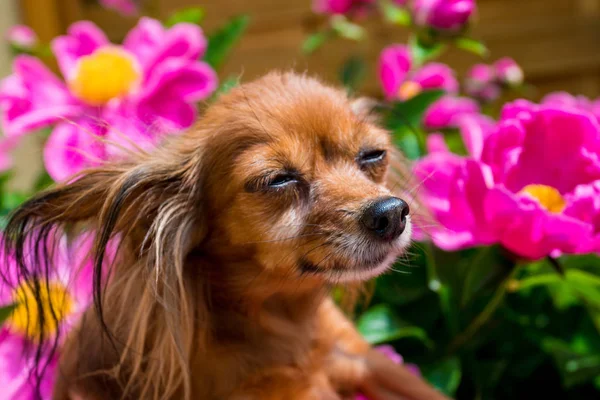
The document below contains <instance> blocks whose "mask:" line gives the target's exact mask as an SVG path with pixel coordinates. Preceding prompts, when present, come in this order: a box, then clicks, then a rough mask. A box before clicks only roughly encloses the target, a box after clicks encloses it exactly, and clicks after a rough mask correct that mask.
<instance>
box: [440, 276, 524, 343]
mask: <svg viewBox="0 0 600 400" xmlns="http://www.w3.org/2000/svg"><path fill="white" fill-rule="evenodd" d="M517 270H518V268H516V266H515V267H513V270H512V271H511V272H510V274H508V276H507V277H506V278H505V279H504V280H503V281H502V283H501V284H500V286H498V288H497V289H496V291H495V292H494V295H493V296H492V298H491V300H490V301H489V302H488V303H487V304H486V306H485V308H484V309H483V311H481V312H480V313H479V315H477V317H475V319H473V320H472V321H471V323H470V324H469V326H468V327H467V328H466V329H465V330H464V331H463V332H462V333H461V334H459V335H458V336H456V337H455V338H454V340H453V341H452V342H451V343H450V345H449V346H448V354H453V353H454V352H455V351H456V350H458V349H459V348H460V347H462V346H463V345H464V344H465V343H466V342H468V341H469V340H470V339H471V338H472V337H473V336H475V334H476V333H477V332H479V330H480V329H481V328H482V327H483V326H484V325H485V324H486V323H487V322H488V321H489V320H490V318H491V317H492V316H493V315H494V313H495V312H496V310H497V309H498V307H500V305H501V304H502V302H503V300H504V296H505V294H506V291H507V286H508V283H509V282H510V281H511V280H512V279H513V277H514V275H515V274H516V271H517Z"/></svg>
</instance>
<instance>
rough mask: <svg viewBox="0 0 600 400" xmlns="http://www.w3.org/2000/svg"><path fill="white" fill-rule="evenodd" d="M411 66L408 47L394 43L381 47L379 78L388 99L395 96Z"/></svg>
mask: <svg viewBox="0 0 600 400" xmlns="http://www.w3.org/2000/svg"><path fill="white" fill-rule="evenodd" d="M411 68H412V57H411V55H410V50H409V49H408V47H406V46H403V45H394V46H389V47H386V48H385V49H383V51H382V52H381V56H380V57H379V79H380V81H381V85H382V87H383V92H384V94H385V96H386V97H387V98H388V99H392V98H394V97H397V95H398V90H399V89H400V86H401V85H402V83H403V82H404V81H405V80H406V76H407V75H408V72H409V71H410V69H411Z"/></svg>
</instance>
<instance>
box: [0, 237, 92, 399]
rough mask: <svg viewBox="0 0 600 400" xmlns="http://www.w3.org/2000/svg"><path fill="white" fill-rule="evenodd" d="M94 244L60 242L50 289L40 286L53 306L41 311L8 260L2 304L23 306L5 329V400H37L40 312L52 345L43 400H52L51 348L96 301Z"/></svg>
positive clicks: (46, 355)
mask: <svg viewBox="0 0 600 400" xmlns="http://www.w3.org/2000/svg"><path fill="white" fill-rule="evenodd" d="M91 245H92V242H91V237H90V236H84V237H82V238H81V239H78V240H76V241H75V242H74V243H71V244H70V245H67V242H66V239H62V240H61V241H60V242H59V244H58V246H57V251H56V253H55V259H54V260H53V261H52V266H53V269H52V272H51V273H50V276H49V281H48V285H45V284H43V285H41V286H40V288H41V298H42V300H43V301H44V302H47V303H45V304H48V305H45V306H44V307H42V310H39V308H38V306H37V303H36V302H35V300H34V297H33V296H34V294H33V291H32V289H31V287H30V285H31V282H25V281H20V280H19V279H20V278H19V274H18V271H17V265H16V262H14V260H12V259H9V262H8V265H5V266H4V268H3V271H2V277H3V278H4V279H3V280H2V281H0V282H1V283H0V305H2V306H6V305H9V304H15V303H18V305H17V306H16V308H15V309H14V311H13V312H12V314H11V316H10V317H9V318H8V319H7V320H6V321H5V323H4V324H3V326H2V327H1V328H0V366H1V367H0V382H3V388H2V391H1V393H0V399H2V400H3V399H7V400H8V399H33V398H38V397H36V385H35V383H36V382H35V379H34V375H32V374H31V371H32V370H33V368H35V359H34V357H35V349H34V348H32V346H35V345H36V343H34V341H35V338H37V337H38V335H39V334H40V329H41V327H40V325H39V323H38V322H37V321H38V315H39V314H38V313H40V312H43V313H44V316H45V323H44V327H43V329H44V336H45V337H46V338H47V339H48V340H49V343H48V346H45V345H44V346H43V347H42V357H43V359H42V363H43V364H45V363H48V366H47V368H46V369H45V370H44V375H43V376H42V377H41V381H40V391H41V393H40V394H41V395H42V398H44V399H49V398H51V393H52V388H53V383H54V376H55V372H56V366H57V355H56V354H54V355H52V358H50V357H51V355H50V347H51V346H52V343H53V339H54V338H55V334H56V333H57V332H58V331H59V330H60V332H61V334H62V335H63V336H62V337H64V333H66V332H68V331H69V330H70V329H71V328H72V327H73V326H74V325H75V324H76V323H77V321H78V320H79V318H80V316H81V313H82V312H83V311H84V310H85V309H87V307H88V306H89V305H90V303H91V300H92V266H91V261H90V260H89V258H88V257H87V255H88V251H89V250H90V249H91ZM3 260H4V258H3ZM50 302H51V304H52V310H51V309H50V306H49V304H50ZM52 311H53V312H54V316H55V317H56V321H55V320H54V318H53V317H52V314H51V313H52ZM59 344H60V343H59Z"/></svg>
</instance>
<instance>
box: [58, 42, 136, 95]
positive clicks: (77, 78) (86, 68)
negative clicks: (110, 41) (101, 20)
mask: <svg viewBox="0 0 600 400" xmlns="http://www.w3.org/2000/svg"><path fill="white" fill-rule="evenodd" d="M140 79H141V69H140V66H139V64H138V62H137V60H136V59H135V57H134V56H133V55H131V54H130V53H128V52H127V51H125V50H123V49H122V48H120V47H116V46H111V47H102V48H100V49H98V50H96V51H95V52H93V53H92V54H90V55H88V56H84V57H81V58H80V59H79V60H78V61H77V64H76V66H75V69H74V71H73V74H72V76H70V77H69V79H68V84H69V89H70V90H71V92H72V93H73V94H74V95H75V96H77V97H78V98H80V99H81V100H83V101H85V102H86V103H88V104H92V105H103V104H105V103H107V102H108V101H109V100H112V99H114V98H120V97H123V96H126V95H128V94H130V93H131V92H132V91H134V90H135V89H136V88H137V87H138V85H139V83H140Z"/></svg>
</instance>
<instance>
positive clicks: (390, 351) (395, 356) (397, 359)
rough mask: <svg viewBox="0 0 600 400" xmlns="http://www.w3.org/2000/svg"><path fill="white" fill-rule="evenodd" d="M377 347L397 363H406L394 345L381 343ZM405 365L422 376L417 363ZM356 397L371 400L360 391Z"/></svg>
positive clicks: (358, 399) (360, 399)
mask: <svg viewBox="0 0 600 400" xmlns="http://www.w3.org/2000/svg"><path fill="white" fill-rule="evenodd" d="M376 349H377V350H378V351H380V352H381V353H383V354H384V355H385V356H387V357H388V358H389V359H390V360H392V361H393V362H395V363H396V364H404V359H403V358H402V356H401V355H400V354H398V353H397V352H396V350H395V349H394V348H393V347H392V346H390V345H381V346H377V347H376ZM404 366H405V367H406V368H407V369H408V370H409V371H410V372H412V373H413V374H415V375H417V376H421V370H420V369H419V367H418V366H417V365H415V364H404ZM354 399H355V400H369V399H368V398H367V397H366V396H365V395H363V394H360V393H359V394H357V395H356V397H355V398H354Z"/></svg>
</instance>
